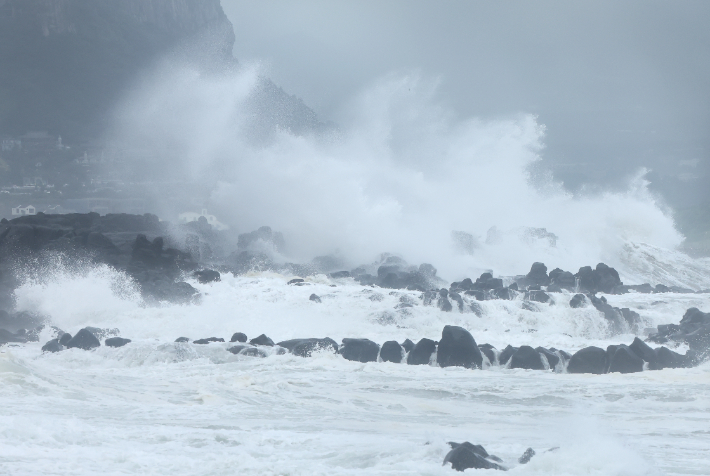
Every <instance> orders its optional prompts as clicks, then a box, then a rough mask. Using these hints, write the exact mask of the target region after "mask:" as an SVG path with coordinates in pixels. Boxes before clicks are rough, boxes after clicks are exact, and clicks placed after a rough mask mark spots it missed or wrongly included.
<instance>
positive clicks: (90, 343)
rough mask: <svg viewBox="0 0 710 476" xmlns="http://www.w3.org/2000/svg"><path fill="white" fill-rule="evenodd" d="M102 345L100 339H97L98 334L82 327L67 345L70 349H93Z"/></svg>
mask: <svg viewBox="0 0 710 476" xmlns="http://www.w3.org/2000/svg"><path fill="white" fill-rule="evenodd" d="M100 346H101V342H100V341H99V339H97V338H96V336H95V335H94V334H92V333H91V332H89V331H88V330H87V329H86V328H84V329H81V330H80V331H79V332H77V333H76V335H75V336H74V337H72V338H71V339H70V340H69V342H67V343H66V347H67V348H68V349H83V350H91V349H94V348H96V347H100Z"/></svg>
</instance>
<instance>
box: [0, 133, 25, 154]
mask: <svg viewBox="0 0 710 476" xmlns="http://www.w3.org/2000/svg"><path fill="white" fill-rule="evenodd" d="M21 148H22V141H21V140H19V139H14V138H12V137H10V136H2V137H0V150H2V151H3V152H10V151H11V150H15V149H21Z"/></svg>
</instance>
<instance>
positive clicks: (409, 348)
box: [402, 339, 414, 352]
mask: <svg viewBox="0 0 710 476" xmlns="http://www.w3.org/2000/svg"><path fill="white" fill-rule="evenodd" d="M402 348H404V351H405V352H411V351H412V349H414V342H412V341H411V340H410V339H405V341H404V342H402Z"/></svg>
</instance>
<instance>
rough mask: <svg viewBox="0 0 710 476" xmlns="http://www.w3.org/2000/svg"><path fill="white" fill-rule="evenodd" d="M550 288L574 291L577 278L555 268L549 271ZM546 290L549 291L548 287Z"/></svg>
mask: <svg viewBox="0 0 710 476" xmlns="http://www.w3.org/2000/svg"><path fill="white" fill-rule="evenodd" d="M550 286H557V287H558V288H560V289H566V290H567V291H574V290H575V288H576V287H577V278H575V277H574V274H572V273H570V272H569V271H562V270H561V269H560V268H555V269H553V270H552V271H550ZM547 290H548V291H551V289H550V288H549V287H548V288H547Z"/></svg>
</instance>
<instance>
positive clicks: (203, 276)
mask: <svg viewBox="0 0 710 476" xmlns="http://www.w3.org/2000/svg"><path fill="white" fill-rule="evenodd" d="M193 276H195V277H196V278H197V280H198V281H199V282H200V283H202V284H207V283H216V282H218V281H221V280H222V276H221V275H220V274H219V271H214V270H212V269H203V270H201V271H195V272H194V273H193Z"/></svg>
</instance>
